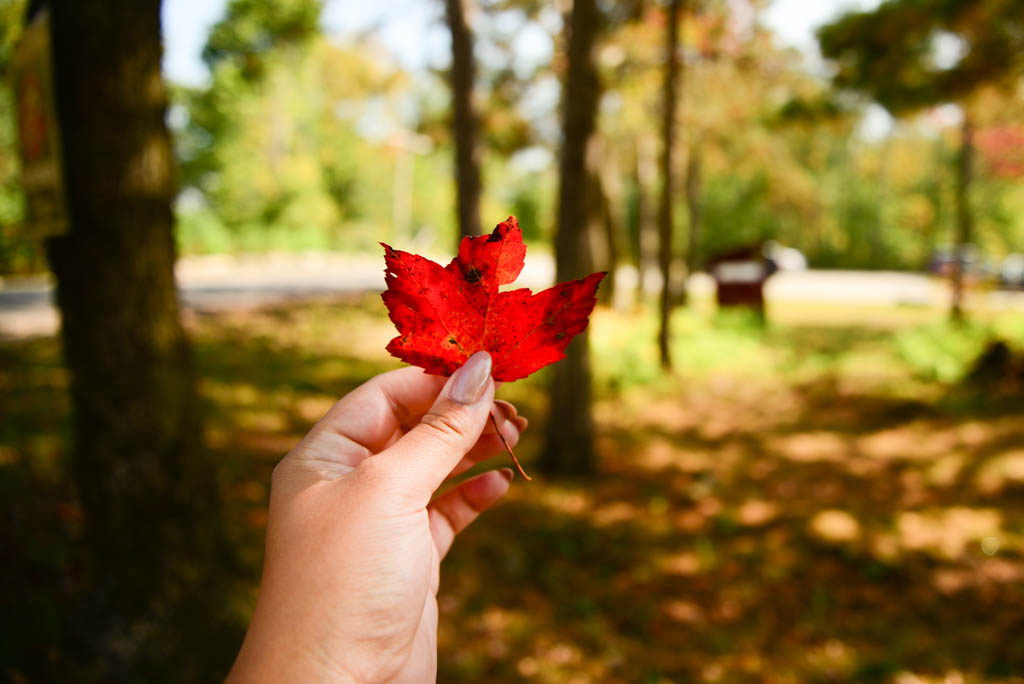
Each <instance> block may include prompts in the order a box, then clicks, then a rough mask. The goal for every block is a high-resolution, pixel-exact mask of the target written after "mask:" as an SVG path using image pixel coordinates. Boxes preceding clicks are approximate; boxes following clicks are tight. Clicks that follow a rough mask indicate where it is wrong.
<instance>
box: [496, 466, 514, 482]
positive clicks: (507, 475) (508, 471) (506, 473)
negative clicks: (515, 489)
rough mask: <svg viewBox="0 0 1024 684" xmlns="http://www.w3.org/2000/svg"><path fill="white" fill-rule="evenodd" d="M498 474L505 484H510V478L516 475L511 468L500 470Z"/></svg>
mask: <svg viewBox="0 0 1024 684" xmlns="http://www.w3.org/2000/svg"><path fill="white" fill-rule="evenodd" d="M498 472H499V473H500V474H501V476H502V477H503V478H505V481H506V482H511V481H512V478H513V477H515V476H516V474H515V473H513V472H512V469H511V468H502V469H501V470H499V471H498Z"/></svg>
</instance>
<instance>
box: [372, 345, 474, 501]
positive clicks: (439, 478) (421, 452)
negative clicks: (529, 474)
mask: <svg viewBox="0 0 1024 684" xmlns="http://www.w3.org/2000/svg"><path fill="white" fill-rule="evenodd" d="M493 402H494V381H493V380H491V356H490V354H488V353H487V352H483V351H481V352H477V353H475V354H473V355H472V356H470V357H469V360H467V361H466V363H465V364H464V365H463V366H462V368H460V369H459V370H457V371H455V373H454V374H452V377H450V378H448V382H447V383H445V386H444V388H443V389H442V390H441V393H440V394H439V395H438V397H437V399H436V400H435V401H434V405H433V406H431V407H430V410H429V411H428V412H427V413H426V414H425V415H424V416H423V418H422V420H421V421H420V424H419V425H417V426H416V427H414V428H413V429H412V430H410V431H409V432H408V433H407V434H406V435H405V436H404V437H402V438H401V439H400V440H398V441H397V442H396V443H395V444H394V445H393V446H391V447H390V448H388V449H387V450H385V451H383V452H382V453H380V454H378V455H377V456H376V457H375V458H374V459H372V460H376V461H378V464H379V465H380V466H381V467H382V468H384V469H385V470H386V472H388V473H391V474H392V475H393V476H394V477H395V478H396V479H400V480H401V483H402V484H403V485H405V487H404V489H405V490H406V493H408V494H412V495H414V496H416V497H419V498H423V499H424V504H426V502H427V501H429V500H430V496H431V495H432V494H433V493H434V490H436V489H437V488H438V487H439V486H440V485H441V483H442V482H444V481H445V478H447V477H448V475H450V474H451V472H452V469H453V468H454V467H455V466H456V465H458V463H459V462H460V461H461V460H462V458H463V457H464V456H465V455H466V453H467V452H468V451H469V450H470V449H471V448H472V447H473V445H474V444H476V441H477V439H479V438H480V433H481V432H483V429H484V425H485V424H486V422H487V416H488V415H489V414H490V410H491V404H492V403H493Z"/></svg>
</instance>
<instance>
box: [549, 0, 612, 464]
mask: <svg viewBox="0 0 1024 684" xmlns="http://www.w3.org/2000/svg"><path fill="white" fill-rule="evenodd" d="M566 25H567V29H568V31H569V40H568V46H569V47H568V53H569V55H568V57H569V59H568V69H567V74H566V78H565V87H564V89H563V95H562V101H563V117H564V119H563V122H562V155H561V159H560V169H559V176H560V177H559V189H558V226H557V231H556V233H555V270H556V276H557V280H559V281H563V280H572V279H575V278H580V277H582V276H584V275H586V274H587V273H588V271H589V270H590V262H591V257H590V254H589V250H588V248H587V235H586V226H587V206H586V194H585V193H584V192H581V191H580V189H581V188H584V187H585V185H584V184H585V183H586V182H587V166H586V153H587V147H588V143H589V141H590V137H591V136H592V135H593V133H594V127H595V122H596V118H597V104H598V99H599V98H600V94H601V86H600V81H599V80H598V75H597V67H596V65H595V61H594V47H595V43H596V41H597V35H598V32H599V30H600V25H601V18H600V13H599V11H598V9H597V4H596V0H575V2H574V3H573V6H572V13H571V16H570V18H569V21H568V22H567V24H566ZM588 342H589V340H588V335H587V333H586V332H584V333H583V334H580V335H578V336H577V337H576V338H575V339H574V340H573V341H572V342H571V343H570V344H569V347H568V349H566V358H565V359H563V360H562V361H560V362H558V363H556V364H554V366H553V371H552V374H551V387H550V397H551V409H550V412H549V419H548V427H547V434H546V444H545V448H544V451H543V453H542V456H541V461H540V464H539V466H540V469H541V470H543V471H545V472H549V473H572V474H583V473H588V472H592V471H593V470H594V469H595V466H596V462H595V455H594V420H593V416H592V414H591V406H590V401H591V397H590V359H589V353H588Z"/></svg>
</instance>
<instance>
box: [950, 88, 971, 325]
mask: <svg viewBox="0 0 1024 684" xmlns="http://www.w3.org/2000/svg"><path fill="white" fill-rule="evenodd" d="M973 157H974V126H973V125H972V123H971V118H970V116H968V114H967V112H966V108H965V111H964V122H963V126H962V138H961V141H960V155H959V157H958V158H957V174H956V194H955V201H956V244H955V245H954V246H953V302H952V307H951V310H950V315H951V316H952V318H953V320H954V321H962V320H963V319H964V302H963V300H964V258H965V257H966V256H967V252H966V249H967V244H968V243H969V242H970V241H971V233H972V232H973V223H974V216H973V215H972V214H971V198H970V188H971V180H972V178H971V176H972V165H973Z"/></svg>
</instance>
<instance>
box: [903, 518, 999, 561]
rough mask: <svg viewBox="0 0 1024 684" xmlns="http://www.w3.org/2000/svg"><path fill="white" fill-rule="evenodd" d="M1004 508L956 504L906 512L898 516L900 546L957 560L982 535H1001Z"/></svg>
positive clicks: (978, 540)
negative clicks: (972, 506) (977, 507)
mask: <svg viewBox="0 0 1024 684" xmlns="http://www.w3.org/2000/svg"><path fill="white" fill-rule="evenodd" d="M1002 521H1003V514H1002V512H1001V511H998V510H994V509H975V508H968V507H966V506H954V507H953V508H949V509H944V510H925V511H906V512H904V513H901V514H899V515H898V516H897V518H896V530H897V533H898V535H899V538H900V546H901V547H902V548H903V549H905V550H907V551H922V552H926V553H930V554H934V555H937V556H939V557H943V558H948V559H951V560H955V559H957V558H960V557H961V556H962V555H963V554H964V552H965V551H966V550H967V547H968V546H969V545H970V544H972V543H976V542H980V541H981V539H982V538H983V537H987V536H996V535H999V533H1000V530H1001V527H1002Z"/></svg>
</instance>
